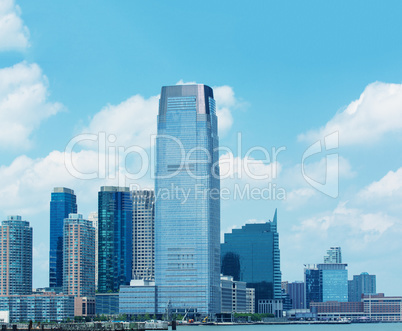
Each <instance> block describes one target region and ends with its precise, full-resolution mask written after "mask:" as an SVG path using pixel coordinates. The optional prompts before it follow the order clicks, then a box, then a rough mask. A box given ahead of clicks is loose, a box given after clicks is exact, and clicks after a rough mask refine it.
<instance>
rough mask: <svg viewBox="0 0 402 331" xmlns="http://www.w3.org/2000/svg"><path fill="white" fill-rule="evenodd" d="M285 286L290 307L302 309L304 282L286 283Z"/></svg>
mask: <svg viewBox="0 0 402 331" xmlns="http://www.w3.org/2000/svg"><path fill="white" fill-rule="evenodd" d="M287 287H288V292H287V293H288V294H289V298H290V300H291V302H292V309H304V308H305V306H304V304H305V300H304V282H293V283H288V286H287Z"/></svg>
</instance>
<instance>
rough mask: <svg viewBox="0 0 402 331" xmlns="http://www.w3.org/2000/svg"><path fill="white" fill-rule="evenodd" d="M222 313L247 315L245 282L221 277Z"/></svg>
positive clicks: (229, 277)
mask: <svg viewBox="0 0 402 331" xmlns="http://www.w3.org/2000/svg"><path fill="white" fill-rule="evenodd" d="M221 296H222V297H221V298H222V299H221V302H222V308H221V312H222V313H247V288H246V283H245V282H239V281H235V280H233V277H231V276H223V275H221Z"/></svg>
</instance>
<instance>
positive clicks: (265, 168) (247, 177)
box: [219, 152, 282, 184]
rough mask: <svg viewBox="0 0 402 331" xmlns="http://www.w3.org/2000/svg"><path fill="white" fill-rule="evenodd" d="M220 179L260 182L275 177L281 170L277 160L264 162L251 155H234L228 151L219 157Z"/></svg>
mask: <svg viewBox="0 0 402 331" xmlns="http://www.w3.org/2000/svg"><path fill="white" fill-rule="evenodd" d="M219 167H220V175H221V179H223V180H225V179H237V180H242V181H246V182H253V183H255V184H256V183H258V182H259V181H261V183H262V184H264V183H266V182H267V181H271V180H272V179H275V178H277V176H278V175H279V174H280V172H281V168H282V167H281V165H280V163H279V162H277V161H274V162H271V163H269V162H266V161H263V160H256V159H254V158H252V157H244V158H241V157H238V156H237V157H235V156H234V155H233V153H231V152H228V153H225V154H223V155H222V156H221V157H220V158H219Z"/></svg>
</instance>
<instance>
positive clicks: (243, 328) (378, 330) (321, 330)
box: [169, 323, 402, 331]
mask: <svg viewBox="0 0 402 331" xmlns="http://www.w3.org/2000/svg"><path fill="white" fill-rule="evenodd" d="M193 328H195V329H196V330H197V331H201V330H204V331H224V330H225V329H228V330H227V331H310V330H311V331H338V330H340V331H401V330H402V323H370V324H363V323H360V324H334V325H323V324H318V325H317V324H316V325H313V324H312V325H300V324H295V325H199V326H182V325H178V326H177V330H178V331H195V330H193ZM169 330H170V327H169Z"/></svg>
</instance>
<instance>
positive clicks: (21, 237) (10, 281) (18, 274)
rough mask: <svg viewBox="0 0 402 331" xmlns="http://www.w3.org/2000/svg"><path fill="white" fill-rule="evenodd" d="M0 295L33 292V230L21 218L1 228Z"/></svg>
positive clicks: (13, 218) (10, 218) (8, 218)
mask: <svg viewBox="0 0 402 331" xmlns="http://www.w3.org/2000/svg"><path fill="white" fill-rule="evenodd" d="M0 271H1V274H0V280H1V282H0V295H14V294H19V295H24V294H31V292H32V228H31V227H30V226H29V222H26V221H22V219H21V216H8V217H7V221H3V222H2V225H1V227H0Z"/></svg>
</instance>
